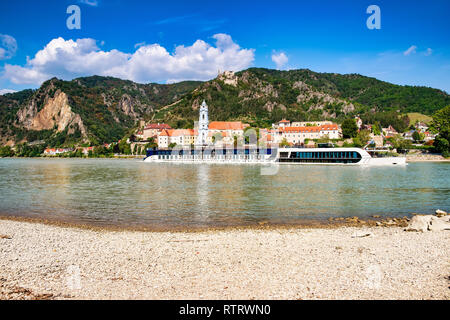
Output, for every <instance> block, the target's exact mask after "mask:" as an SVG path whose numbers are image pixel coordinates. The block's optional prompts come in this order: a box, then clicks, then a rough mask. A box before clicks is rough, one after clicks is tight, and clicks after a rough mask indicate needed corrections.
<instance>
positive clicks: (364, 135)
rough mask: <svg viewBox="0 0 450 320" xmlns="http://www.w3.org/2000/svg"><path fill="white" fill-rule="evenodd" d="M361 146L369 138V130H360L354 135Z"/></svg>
mask: <svg viewBox="0 0 450 320" xmlns="http://www.w3.org/2000/svg"><path fill="white" fill-rule="evenodd" d="M356 137H357V138H358V140H359V141H360V143H361V145H362V146H365V145H366V144H367V143H368V142H369V141H370V139H371V137H370V132H369V130H361V131H360V132H358V134H357V135H356Z"/></svg>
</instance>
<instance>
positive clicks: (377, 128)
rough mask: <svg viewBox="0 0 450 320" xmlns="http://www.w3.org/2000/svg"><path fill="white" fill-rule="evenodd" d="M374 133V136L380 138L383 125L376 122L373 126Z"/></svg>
mask: <svg viewBox="0 0 450 320" xmlns="http://www.w3.org/2000/svg"><path fill="white" fill-rule="evenodd" d="M372 132H373V134H374V135H376V136H379V135H380V134H381V125H380V123H379V122H378V121H376V122H375V123H374V124H373V126H372Z"/></svg>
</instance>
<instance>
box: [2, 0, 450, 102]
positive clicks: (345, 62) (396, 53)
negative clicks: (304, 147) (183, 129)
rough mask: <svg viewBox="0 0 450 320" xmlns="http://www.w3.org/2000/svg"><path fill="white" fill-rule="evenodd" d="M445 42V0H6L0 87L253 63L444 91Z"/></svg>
mask: <svg viewBox="0 0 450 320" xmlns="http://www.w3.org/2000/svg"><path fill="white" fill-rule="evenodd" d="M372 5H376V6H377V7H378V8H379V12H380V14H379V19H376V20H370V21H369V22H370V23H369V25H371V24H372V25H373V24H376V22H379V28H368V23H367V20H368V19H369V18H370V17H371V16H372V15H373V14H374V13H376V12H374V11H372V10H371V11H369V13H368V12H367V9H368V7H369V6H372ZM73 6H76V7H78V8H79V15H76V14H77V11H76V10H75V11H73V10H72V9H71V8H73ZM68 9H70V10H68ZM68 12H69V13H68ZM74 14H75V16H74ZM74 17H75V18H77V19H74ZM78 17H79V19H78ZM68 20H69V24H68ZM78 21H79V29H78V28H73V27H74V26H75V27H77V22H78ZM69 27H70V28H69ZM449 40H450V1H448V0H427V1H423V0H421V1H414V0H410V1H404V0H395V1H392V0H390V1H389V0H388V1H384V0H383V1H381V0H370V1H365V0H361V1H357V0H353V1H352V0H341V1H328V0H316V1H302V0H295V1H294V0H292V1H285V0H278V1H273V0H272V1H266V0H258V1H251V0H240V1H236V0H227V1H213V0H209V1H206V0H190V1H178V0H171V1H152V0H148V1H144V0H40V1H32V0H14V1H8V0H2V1H1V2H0V94H3V93H6V92H11V91H17V90H23V89H26V88H37V87H39V86H40V84H41V83H42V82H43V81H45V80H47V79H49V78H52V77H58V78H60V79H64V80H71V79H74V78H77V77H81V76H90V75H102V76H114V77H119V78H122V79H129V80H133V81H136V82H139V83H149V82H158V83H173V82H177V81H182V80H209V79H213V78H215V77H216V76H217V73H218V72H219V71H225V70H233V71H239V70H243V69H247V68H249V67H264V68H273V69H279V70H290V69H302V68H308V69H310V70H313V71H317V72H333V73H342V74H346V73H359V74H362V75H365V76H370V77H375V78H377V79H380V80H383V81H388V82H391V83H395V84H401V85H418V86H428V87H433V88H438V89H442V90H444V91H446V92H447V93H450V41H449Z"/></svg>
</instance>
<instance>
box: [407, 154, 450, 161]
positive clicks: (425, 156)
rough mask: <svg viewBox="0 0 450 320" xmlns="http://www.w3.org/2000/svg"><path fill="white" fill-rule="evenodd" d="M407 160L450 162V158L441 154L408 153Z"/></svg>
mask: <svg viewBox="0 0 450 320" xmlns="http://www.w3.org/2000/svg"><path fill="white" fill-rule="evenodd" d="M406 162H450V158H444V157H443V156H442V155H439V154H408V155H406Z"/></svg>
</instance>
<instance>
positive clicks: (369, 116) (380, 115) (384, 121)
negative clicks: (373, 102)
mask: <svg viewBox="0 0 450 320" xmlns="http://www.w3.org/2000/svg"><path fill="white" fill-rule="evenodd" d="M361 119H362V120H363V121H364V123H378V124H379V126H381V127H383V128H387V127H389V126H390V125H391V126H392V127H393V128H394V129H395V130H397V132H405V130H406V129H408V127H409V118H408V116H407V115H403V116H400V115H399V114H398V113H397V112H395V111H389V112H367V113H364V114H363V115H361Z"/></svg>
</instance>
